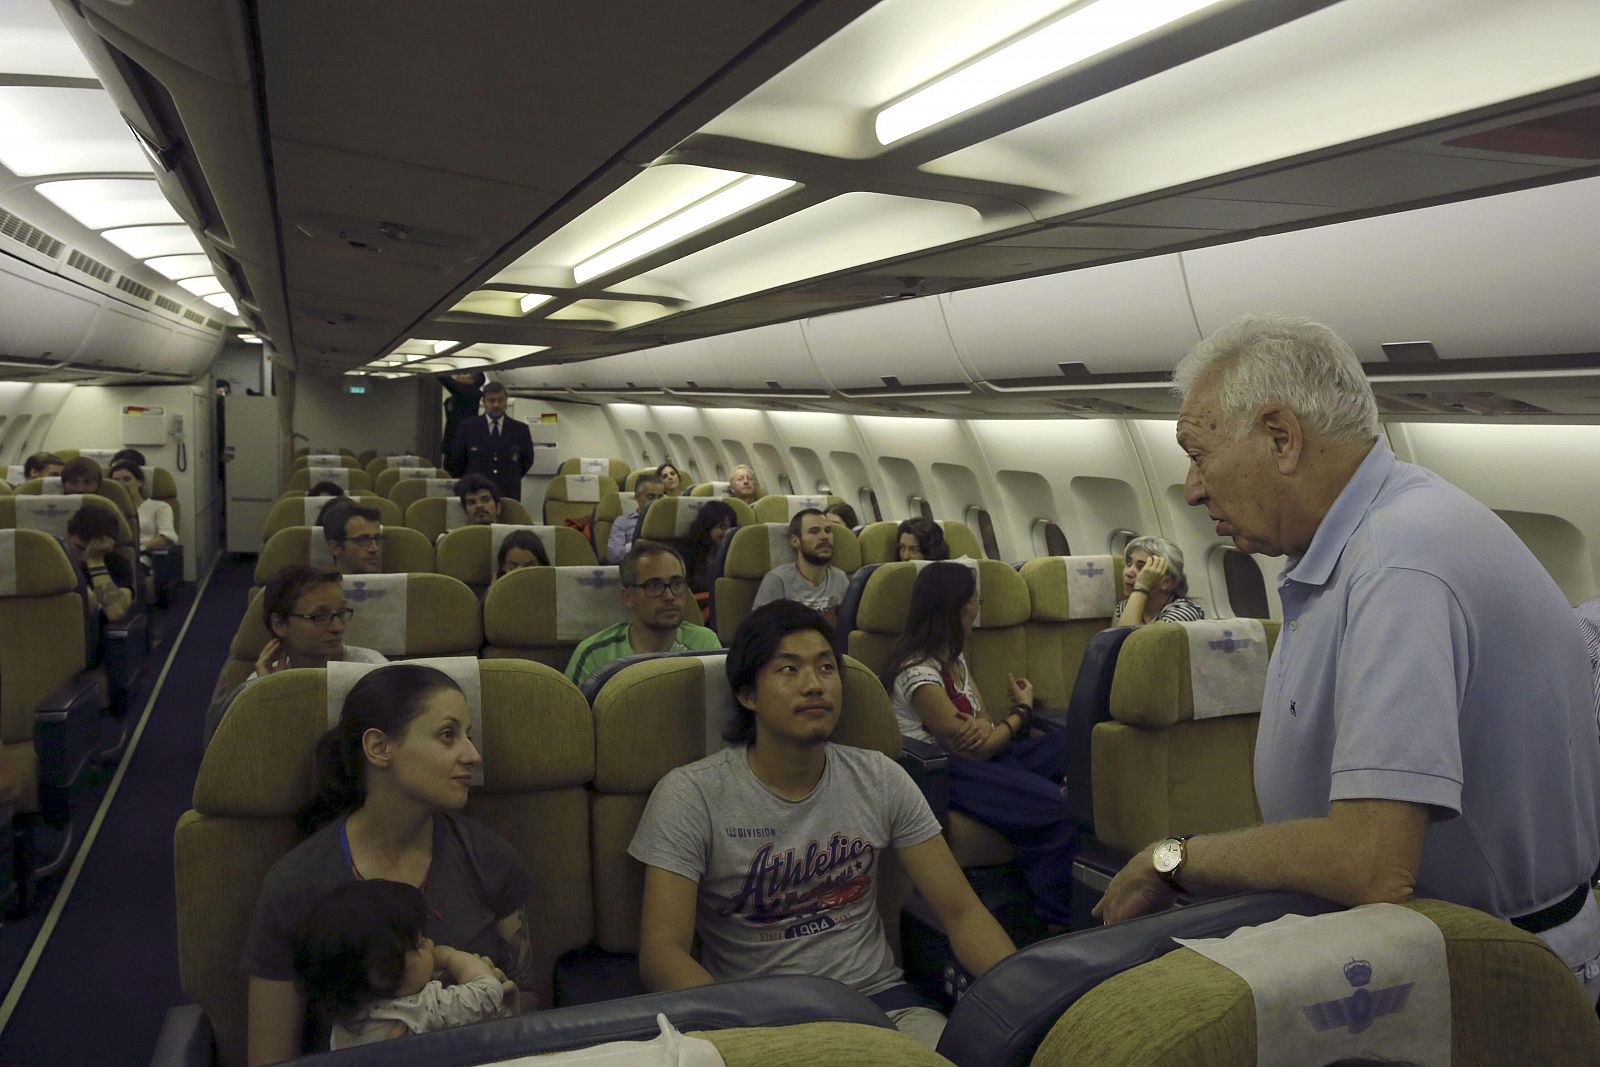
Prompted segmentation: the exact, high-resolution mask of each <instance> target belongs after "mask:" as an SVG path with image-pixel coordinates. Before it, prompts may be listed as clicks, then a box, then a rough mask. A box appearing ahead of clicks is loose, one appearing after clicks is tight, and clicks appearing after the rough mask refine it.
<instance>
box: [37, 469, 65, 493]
mask: <svg viewBox="0 0 1600 1067" xmlns="http://www.w3.org/2000/svg"><path fill="white" fill-rule="evenodd" d="M39 492H40V493H41V494H42V495H44V496H60V495H61V475H59V474H52V475H50V476H49V477H46V478H41V479H39Z"/></svg>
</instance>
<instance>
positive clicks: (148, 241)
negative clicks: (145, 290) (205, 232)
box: [100, 223, 205, 259]
mask: <svg viewBox="0 0 1600 1067" xmlns="http://www.w3.org/2000/svg"><path fill="white" fill-rule="evenodd" d="M100 236H101V237H104V238H105V239H106V240H108V241H110V242H111V243H112V244H114V245H116V246H117V247H118V248H120V249H122V250H123V251H124V252H126V253H128V255H130V256H132V257H134V258H135V259H146V258H149V257H152V256H169V255H183V254H185V253H189V254H203V253H204V252H205V249H204V248H202V247H201V246H200V238H198V237H196V236H195V235H194V231H193V230H191V229H189V227H187V226H184V225H182V224H181V223H180V224H179V225H177V226H125V227H122V228H121V229H116V230H106V231H105V232H103V233H101V234H100Z"/></svg>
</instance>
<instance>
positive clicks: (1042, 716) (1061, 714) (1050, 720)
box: [1032, 704, 1068, 731]
mask: <svg viewBox="0 0 1600 1067" xmlns="http://www.w3.org/2000/svg"><path fill="white" fill-rule="evenodd" d="M1067 721H1068V713H1067V710H1066V709H1065V708H1046V707H1041V706H1039V705H1037V704H1036V705H1034V708H1033V719H1032V725H1033V728H1034V729H1035V730H1051V731H1053V730H1065V729H1066V728H1067Z"/></svg>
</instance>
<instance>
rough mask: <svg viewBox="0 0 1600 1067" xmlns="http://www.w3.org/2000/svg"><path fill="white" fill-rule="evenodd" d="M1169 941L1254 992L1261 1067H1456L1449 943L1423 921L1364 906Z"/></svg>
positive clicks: (1391, 907) (1403, 911)
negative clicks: (1385, 1063) (1362, 1064)
mask: <svg viewBox="0 0 1600 1067" xmlns="http://www.w3.org/2000/svg"><path fill="white" fill-rule="evenodd" d="M1173 940H1175V941H1177V942H1178V944H1180V945H1184V946H1185V947H1187V948H1191V949H1193V950H1194V951H1196V952H1198V953H1200V955H1202V956H1204V957H1206V959H1208V960H1211V961H1212V962H1214V963H1217V964H1220V965H1221V966H1223V967H1226V968H1228V970H1230V971H1232V972H1233V973H1235V974H1237V975H1238V976H1239V977H1240V978H1242V979H1244V981H1245V983H1246V984H1247V985H1249V986H1250V992H1251V995H1252V996H1253V997H1254V998H1255V1005H1256V1064H1257V1067H1301V1065H1303V1064H1308V1063H1333V1062H1334V1061H1336V1060H1341V1059H1346V1058H1358V1057H1372V1058H1382V1059H1385V1060H1393V1061H1397V1062H1405V1063H1413V1064H1416V1065H1417V1067H1449V1065H1450V970H1449V965H1448V962H1447V960H1446V958H1445V945H1444V935H1443V934H1442V933H1440V932H1439V928H1438V927H1437V926H1436V925H1434V923H1433V920H1431V919H1429V918H1428V917H1427V916H1425V915H1420V914H1418V913H1417V912H1414V911H1411V910H1410V909H1409V908H1402V907H1400V906H1399V905H1397V904H1367V905H1364V906H1362V907H1359V908H1352V909H1350V910H1349V911H1342V912H1336V913H1334V914H1331V915H1316V916H1312V917H1310V918H1307V917H1306V916H1303V915H1286V916H1284V917H1283V918H1281V919H1276V920H1274V921H1273V922H1270V923H1264V924H1263V925H1261V926H1251V927H1244V928H1242V929H1239V930H1235V931H1234V932H1233V933H1232V934H1229V935H1228V936H1227V937H1223V938H1208V939H1201V940H1185V939H1183V938H1174V939H1173Z"/></svg>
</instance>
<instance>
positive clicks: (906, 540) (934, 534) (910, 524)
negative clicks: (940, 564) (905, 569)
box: [895, 518, 950, 563]
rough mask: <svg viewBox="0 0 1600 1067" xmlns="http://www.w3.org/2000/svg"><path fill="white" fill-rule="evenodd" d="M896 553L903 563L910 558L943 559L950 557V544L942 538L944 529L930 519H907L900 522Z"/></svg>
mask: <svg viewBox="0 0 1600 1067" xmlns="http://www.w3.org/2000/svg"><path fill="white" fill-rule="evenodd" d="M897 533H898V534H899V539H900V540H899V544H898V546H897V548H898V554H897V555H896V556H895V558H896V559H898V560H900V562H902V563H904V562H905V561H906V560H911V559H932V560H945V559H949V558H950V545H949V544H948V543H946V541H945V539H944V530H943V529H942V528H941V527H940V526H939V524H938V523H936V522H934V521H933V520H932V519H922V518H917V519H907V520H906V521H905V522H902V523H901V524H900V527H899V529H898V531H897Z"/></svg>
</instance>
